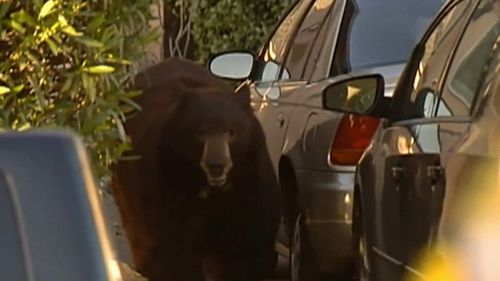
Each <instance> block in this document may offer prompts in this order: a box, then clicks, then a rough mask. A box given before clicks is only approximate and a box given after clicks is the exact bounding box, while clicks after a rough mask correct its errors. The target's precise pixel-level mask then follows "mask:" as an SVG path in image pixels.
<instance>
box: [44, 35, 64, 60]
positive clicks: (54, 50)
mask: <svg viewBox="0 0 500 281" xmlns="http://www.w3.org/2000/svg"><path fill="white" fill-rule="evenodd" d="M45 42H46V43H47V45H49V49H50V51H51V52H52V54H54V56H57V54H59V52H60V51H61V50H60V48H59V46H57V44H56V43H55V42H54V41H53V40H52V39H50V38H47V39H45Z"/></svg>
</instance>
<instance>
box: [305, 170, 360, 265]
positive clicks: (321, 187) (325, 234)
mask: <svg viewBox="0 0 500 281" xmlns="http://www.w3.org/2000/svg"><path fill="white" fill-rule="evenodd" d="M296 176H297V181H298V187H299V204H300V205H301V207H302V209H303V210H305V215H306V225H307V230H308V232H309V235H310V236H309V237H310V238H311V241H310V242H311V245H312V247H313V250H314V253H315V256H316V259H317V261H318V264H319V266H320V268H321V269H322V271H324V272H325V273H339V272H342V271H345V270H346V266H348V265H349V264H350V263H351V262H352V258H353V250H352V232H351V224H352V198H353V186H354V171H342V172H341V171H331V172H318V171H307V170H302V171H296Z"/></svg>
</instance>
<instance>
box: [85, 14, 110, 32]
mask: <svg viewBox="0 0 500 281" xmlns="http://www.w3.org/2000/svg"><path fill="white" fill-rule="evenodd" d="M105 20H106V16H105V15H104V14H99V15H98V16H96V17H95V18H94V19H92V21H90V23H89V24H88V25H87V31H88V32H94V31H96V30H97V29H98V28H99V27H100V26H101V25H102V24H103V23H104V21H105Z"/></svg>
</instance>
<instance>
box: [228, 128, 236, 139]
mask: <svg viewBox="0 0 500 281" xmlns="http://www.w3.org/2000/svg"><path fill="white" fill-rule="evenodd" d="M227 133H228V135H229V138H231V139H234V137H235V133H234V130H233V129H229V130H228V131H227Z"/></svg>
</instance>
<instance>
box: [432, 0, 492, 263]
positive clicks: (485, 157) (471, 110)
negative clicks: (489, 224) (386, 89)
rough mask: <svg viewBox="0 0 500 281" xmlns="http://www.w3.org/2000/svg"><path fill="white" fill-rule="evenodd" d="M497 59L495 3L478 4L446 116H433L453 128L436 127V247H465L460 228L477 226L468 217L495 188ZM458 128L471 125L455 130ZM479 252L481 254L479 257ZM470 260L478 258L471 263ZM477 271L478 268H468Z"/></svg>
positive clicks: (447, 91) (453, 73) (450, 86)
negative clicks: (442, 182)
mask: <svg viewBox="0 0 500 281" xmlns="http://www.w3.org/2000/svg"><path fill="white" fill-rule="evenodd" d="M499 56H500V2H498V1H495V0H482V1H481V2H480V4H479V5H478V6H477V8H476V10H475V12H474V14H473V15H472V17H471V20H470V22H469V23H468V26H467V28H466V29H465V31H464V33H463V35H462V37H461V40H460V42H459V44H458V47H457V49H456V52H455V56H454V58H453V60H452V61H451V64H450V68H449V71H448V73H447V75H446V78H445V82H444V84H443V90H442V94H441V96H440V99H439V104H438V109H440V108H442V107H447V108H448V109H449V113H450V114H449V116H443V115H442V114H440V113H439V110H438V114H437V116H436V118H437V119H442V118H445V119H450V120H456V121H457V122H453V123H452V122H446V123H442V124H440V126H439V138H440V140H441V142H442V143H443V149H442V152H441V155H440V158H441V165H442V169H443V173H444V175H445V176H446V186H445V190H444V197H443V200H442V202H441V204H442V206H441V209H442V215H441V217H440V218H439V219H440V220H439V224H438V226H437V230H438V231H439V232H438V233H437V238H439V240H437V242H441V241H443V240H444V241H446V242H448V243H449V242H452V243H459V244H461V243H464V241H469V242H470V238H465V236H466V235H465V234H464V233H465V232H466V231H471V230H470V229H469V230H465V229H464V228H465V227H466V225H467V224H468V223H470V221H471V218H472V220H477V217H476V218H475V219H474V218H473V215H474V214H477V212H476V211H477V209H480V208H482V207H483V206H484V205H487V204H485V203H484V202H485V201H487V200H488V197H491V196H492V194H495V192H496V191H495V189H496V188H498V185H497V184H498V171H499V162H498V160H499V158H498V156H499V153H500V147H499V146H498V144H499V142H498V137H499V136H500V130H499V129H498V127H497V125H498V118H499V116H498V114H497V112H498V109H499V108H498V103H496V107H495V103H494V102H495V95H496V96H498V90H499V88H498V84H496V85H495V84H494V83H495V79H498V77H499V69H498V67H499V60H500V57H499ZM497 81H498V80H497ZM458 120H462V121H461V122H458ZM457 123H469V124H470V125H469V126H465V125H464V126H458V125H457ZM493 196H494V195H493ZM461 239H466V240H461ZM476 242H477V241H476ZM483 242H484V243H487V241H483ZM481 251H485V249H481V250H479V251H478V252H481ZM438 254H440V253H438ZM473 255H476V254H474V253H473ZM474 259H477V256H476V257H475V258H471V260H474ZM476 266H479V265H477V264H475V265H473V267H476Z"/></svg>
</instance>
